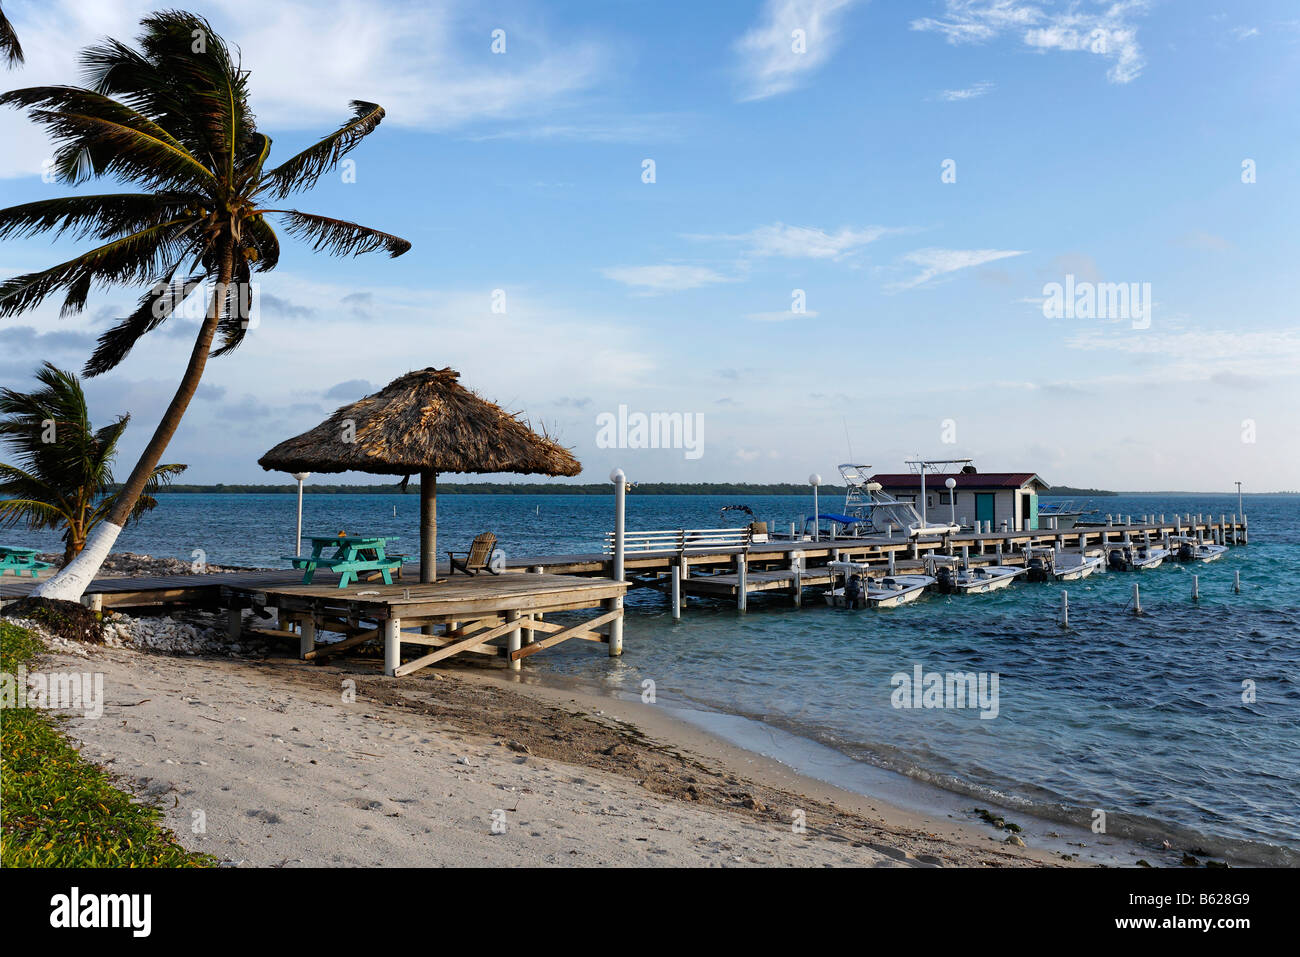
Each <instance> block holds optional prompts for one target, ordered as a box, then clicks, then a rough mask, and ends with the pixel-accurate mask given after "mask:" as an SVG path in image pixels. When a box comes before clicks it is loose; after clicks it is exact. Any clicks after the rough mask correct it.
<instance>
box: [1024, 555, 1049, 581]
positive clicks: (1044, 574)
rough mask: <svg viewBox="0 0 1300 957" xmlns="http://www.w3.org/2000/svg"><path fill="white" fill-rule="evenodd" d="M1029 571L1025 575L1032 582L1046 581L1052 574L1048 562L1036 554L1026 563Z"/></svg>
mask: <svg viewBox="0 0 1300 957" xmlns="http://www.w3.org/2000/svg"><path fill="white" fill-rule="evenodd" d="M1025 567H1026V568H1028V569H1029V573H1028V574H1027V575H1026V576H1025V577H1026V578H1027V579H1028V580H1029V581H1031V582H1045V581H1047V580H1048V579H1049V578H1051V577H1052V576H1051V575H1050V574H1049V573H1048V570H1047V562H1046V561H1045V560H1044V559H1042V558H1040V557H1039V556H1037V555H1035V556H1034V557H1033V558H1031V559H1029V561H1028V562H1027V563H1026V565H1025Z"/></svg>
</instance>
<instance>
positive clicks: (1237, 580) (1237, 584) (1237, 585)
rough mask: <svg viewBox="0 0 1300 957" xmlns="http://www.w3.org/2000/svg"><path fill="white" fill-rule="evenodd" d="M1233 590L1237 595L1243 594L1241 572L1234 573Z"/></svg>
mask: <svg viewBox="0 0 1300 957" xmlns="http://www.w3.org/2000/svg"><path fill="white" fill-rule="evenodd" d="M1232 590H1233V592H1234V593H1235V594H1238V595H1240V594H1241V571H1240V570H1238V571H1235V572H1233V573H1232Z"/></svg>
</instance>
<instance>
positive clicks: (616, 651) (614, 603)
mask: <svg viewBox="0 0 1300 957" xmlns="http://www.w3.org/2000/svg"><path fill="white" fill-rule="evenodd" d="M601 605H602V607H603V608H604V609H605V610H606V611H617V612H618V617H617V618H615V619H613V620H612V621H610V623H609V656H610V657H611V658H617V657H619V656H620V655H621V654H623V599H622V597H619V598H606V599H605V600H604V601H603V602H602V603H601Z"/></svg>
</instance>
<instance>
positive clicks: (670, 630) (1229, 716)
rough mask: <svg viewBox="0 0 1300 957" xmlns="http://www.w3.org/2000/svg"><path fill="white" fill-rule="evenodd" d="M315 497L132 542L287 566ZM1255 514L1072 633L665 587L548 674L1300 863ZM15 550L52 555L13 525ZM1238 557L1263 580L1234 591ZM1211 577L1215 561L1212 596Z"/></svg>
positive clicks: (282, 499)
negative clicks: (620, 627) (967, 699)
mask: <svg viewBox="0 0 1300 957" xmlns="http://www.w3.org/2000/svg"><path fill="white" fill-rule="evenodd" d="M739 503H741V500H740V499H736V498H731V497H728V498H718V497H710V496H689V497H688V496H639V495H637V494H635V492H633V494H631V495H629V497H628V527H629V528H631V529H652V528H680V527H717V526H718V525H719V524H720V518H719V508H720V507H721V506H722V505H724V504H739ZM743 504H747V505H749V506H751V507H752V508H753V509H754V511H755V512H756V514H757V517H759V518H762V519H767V520H773V519H775V520H777V521H779V522H780V523H781V524H782V526H784V524H785V523H787V522H789V521H791V520H794V519H795V518H797V517H798V516H800V515H801V514H805V513H808V512H811V502H810V501H808V500H807V499H806V498H802V497H801V498H795V497H778V496H772V497H759V498H750V499H747V500H743ZM1094 504H1095V505H1098V506H1099V507H1100V508H1101V510H1102V512H1103V513H1105V512H1116V513H1132V514H1135V515H1137V514H1143V513H1155V514H1159V513H1165V514H1167V515H1173V514H1174V513H1185V512H1193V513H1197V512H1203V513H1209V514H1213V515H1215V516H1217V515H1219V514H1220V513H1231V512H1234V511H1236V508H1237V503H1236V498H1235V496H1127V497H1122V498H1107V499H1098V500H1096V502H1095V503H1094ZM822 505H823V511H825V510H827V509H828V508H832V507H834V508H837V507H838V505H839V502H838V501H836V500H835V499H834V498H833V497H832V498H831V500H830V501H824V502H823V503H822ZM438 506H439V540H440V546H441V547H443V548H451V547H464V546H465V545H467V544H468V542H469V541H470V539H471V538H472V537H473V536H474V535H475V534H476V533H477V532H479V531H482V530H484V529H491V530H493V531H495V532H496V533H497V535H498V536H499V538H500V540H501V545H502V547H503V548H505V549H506V550H507V551H508V552H509V553H510V554H512V555H515V556H522V555H535V554H545V553H556V552H560V553H563V552H574V551H594V550H598V549H599V547H600V545H601V543H602V540H603V536H604V533H605V532H606V531H607V530H608V529H610V528H611V527H612V497H592V496H538V495H532V496H529V495H517V496H515V495H511V496H494V495H445V496H443V497H442V498H440V500H439V503H438ZM394 509H395V510H396V514H394ZM294 510H295V500H294V497H293V496H290V495H167V496H163V497H162V504H161V505H160V507H159V509H158V510H157V511H156V512H155V513H154V515H152V516H150V517H149V518H148V519H147V520H146V522H145V523H144V524H142V525H140V526H139V527H138V528H133V529H130V530H128V531H127V532H126V533H125V534H124V535H123V537H122V539H121V540H120V543H119V548H120V549H124V550H125V549H129V550H131V551H137V552H147V553H149V554H153V555H172V556H176V557H180V558H189V557H190V556H191V554H192V552H193V550H194V549H203V550H204V552H206V555H207V558H208V560H209V561H211V562H215V563H218V564H222V563H229V564H242V565H279V564H280V562H279V561H278V556H280V555H285V554H290V553H292V552H293V551H294V547H293V535H294V520H295V517H294ZM1246 511H1247V514H1248V515H1249V516H1250V522H1251V544H1250V545H1249V546H1246V547H1241V548H1234V549H1232V550H1231V551H1230V552H1229V554H1228V556H1227V557H1226V558H1225V559H1223V560H1222V561H1219V562H1216V563H1214V564H1212V565H1197V566H1195V567H1192V566H1184V565H1178V564H1170V563H1166V565H1165V566H1164V567H1162V568H1160V569H1157V570H1156V571H1153V572H1149V573H1146V574H1143V575H1141V576H1140V577H1139V578H1138V581H1139V582H1140V584H1141V586H1142V604H1143V609H1144V611H1145V612H1146V614H1145V615H1143V616H1142V617H1135V616H1134V615H1133V614H1132V613H1131V610H1130V608H1129V601H1130V597H1131V588H1132V582H1133V580H1134V578H1133V577H1132V576H1128V575H1121V574H1106V575H1094V576H1093V577H1092V578H1090V579H1088V580H1086V581H1084V582H1074V583H1070V584H1069V585H1067V586H1065V587H1067V588H1068V590H1069V592H1070V610H1071V626H1072V627H1071V628H1070V630H1068V631H1064V630H1062V629H1061V628H1060V627H1059V626H1058V625H1057V614H1058V609H1059V605H1060V591H1061V588H1062V586H1061V585H1057V584H1052V585H1033V584H1017V585H1014V586H1012V588H1010V589H1008V590H1005V591H1002V592H998V593H995V594H993V595H989V596H968V597H951V598H949V597H943V596H938V595H933V596H927V597H926V598H923V599H922V600H921V601H919V602H917V603H915V604H912V605H909V606H906V607H904V608H900V609H895V610H890V611H860V612H849V611H843V610H836V609H830V608H826V607H824V606H822V605H821V604H820V603H819V602H818V601H813V600H806V602H805V607H804V609H803V610H801V611H795V610H793V609H791V608H790V607H789V604H788V600H786V599H781V598H771V599H764V598H762V597H757V598H752V599H751V608H750V611H749V612H748V613H747V614H745V615H740V614H738V613H737V612H736V611H735V609H734V607H732V606H731V605H730V604H723V603H712V602H700V601H696V600H692V602H691V604H690V606H689V608H688V610H687V611H686V613H685V615H684V617H683V618H682V620H681V621H679V622H673V621H672V620H671V618H670V617H669V615H668V614H667V609H666V607H665V603H664V599H663V598H662V597H661V596H659V595H657V594H655V593H653V592H650V591H648V590H645V591H638V592H634V593H633V595H632V597H630V599H629V608H630V617H629V619H628V623H627V626H626V652H625V654H624V656H623V658H622V659H619V660H611V659H609V658H607V657H605V656H604V655H602V654H600V653H598V652H597V651H594V650H593V649H592V648H591V646H590V645H589V644H588V643H586V642H570V643H568V644H565V645H561V646H559V647H557V648H555V649H552V650H550V651H548V652H547V653H546V654H543V655H538V656H535V657H534V658H532V659H530V660H529V662H528V667H529V668H531V669H536V670H541V671H545V672H547V673H551V674H556V675H562V676H566V677H568V678H571V679H578V680H581V681H583V682H585V683H587V684H591V685H598V686H601V687H603V688H605V689H607V690H622V691H624V692H638V691H639V690H640V688H641V683H642V682H643V681H644V680H645V679H647V678H648V679H651V680H653V681H654V682H655V687H656V692H657V694H658V696H659V698H660V699H661V700H664V701H669V702H671V701H676V702H680V703H682V704H683V705H685V706H688V707H693V708H699V709H705V710H715V711H721V712H727V713H731V714H737V715H742V716H745V717H748V718H751V719H754V720H758V721H761V722H764V723H766V724H769V725H772V726H776V727H779V728H781V729H783V730H785V731H788V732H791V733H793V734H796V735H798V736H800V737H803V738H810V739H814V740H816V741H819V742H821V743H822V744H824V745H828V746H830V747H832V748H834V749H836V750H838V751H840V752H841V753H843V754H846V755H849V756H850V757H852V758H854V759H855V760H858V761H864V762H869V763H871V764H874V765H877V766H879V767H884V768H888V769H892V770H895V771H898V772H900V773H902V774H905V775H908V776H910V777H912V778H915V779H918V780H923V781H928V782H930V783H932V784H936V785H938V786H940V787H943V788H946V789H948V790H951V791H956V792H958V793H963V794H967V795H970V796H971V803H972V804H977V803H979V801H980V800H981V799H987V800H990V801H994V802H999V803H1004V804H1010V805H1011V806H1013V807H1016V806H1019V807H1023V808H1024V809H1025V811H1026V812H1028V813H1034V814H1037V815H1040V816H1044V817H1047V818H1049V819H1058V820H1063V821H1074V822H1076V823H1080V824H1083V825H1085V826H1086V825H1087V824H1088V823H1089V821H1090V820H1091V815H1092V811H1093V809H1102V810H1105V811H1106V812H1107V823H1108V831H1109V832H1110V833H1112V834H1115V835H1119V836H1133V837H1137V838H1143V839H1152V838H1157V839H1158V838H1161V837H1165V838H1168V839H1169V840H1171V841H1172V842H1174V843H1175V844H1177V845H1179V846H1182V847H1200V848H1202V849H1204V850H1207V851H1209V852H1211V853H1215V854H1230V855H1235V856H1238V857H1242V858H1246V859H1251V860H1257V861H1260V862H1273V863H1286V864H1292V865H1294V864H1300V496H1258V497H1252V496H1247V498H1246ZM418 513H419V502H418V498H417V496H415V495H406V496H392V495H373V496H372V495H362V496H358V495H309V496H307V497H306V499H305V519H304V533H305V534H312V533H322V532H329V533H333V532H337V531H338V530H339V529H346V530H348V531H349V532H352V533H354V534H358V533H363V532H364V533H373V534H393V535H398V536H402V537H403V538H404V545H405V548H406V550H408V551H409V550H413V549H414V547H415V543H416V539H415V534H416V533H415V529H416V521H417V518H418ZM731 514H732V515H735V514H736V513H731ZM726 524H739V519H732V520H731V521H730V522H728V523H726ZM3 541H5V542H6V543H9V544H30V545H40V546H44V547H49V548H53V546H54V541H53V539H51V538H46V537H40V536H33V535H31V534H29V533H23V532H18V531H14V530H10V531H9V532H6V533H5V534H4V536H3ZM1235 571H1240V573H1241V578H1242V583H1243V590H1242V593H1241V594H1234V593H1233V590H1232V581H1233V573H1234V572H1235ZM1192 574H1199V575H1200V576H1201V578H1200V583H1201V600H1200V601H1199V602H1196V603H1194V602H1193V601H1192V600H1191V587H1192V586H1191V576H1192ZM808 598H809V599H811V598H812V595H811V593H810V594H809V596H808ZM916 665H921V666H922V668H923V669H924V670H925V671H941V672H953V671H959V672H977V673H978V672H988V673H992V672H996V673H997V674H998V675H999V714H998V717H997V718H996V719H994V720H981V719H980V718H979V713H978V711H976V710H951V709H949V710H940V709H919V710H916V709H913V710H904V709H897V708H894V707H893V706H892V705H891V692H892V690H893V687H892V685H891V677H892V676H893V675H894V674H895V673H898V672H905V673H911V672H912V670H913V668H914V666H916ZM1244 682H1251V683H1253V686H1254V688H1255V694H1256V700H1254V701H1253V702H1250V703H1247V702H1243V700H1242V696H1243V683H1244Z"/></svg>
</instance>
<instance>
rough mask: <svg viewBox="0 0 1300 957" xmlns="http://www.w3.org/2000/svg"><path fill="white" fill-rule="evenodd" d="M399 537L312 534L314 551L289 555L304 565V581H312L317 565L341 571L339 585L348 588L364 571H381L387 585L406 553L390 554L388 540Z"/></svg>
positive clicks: (290, 558)
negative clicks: (328, 551)
mask: <svg viewBox="0 0 1300 957" xmlns="http://www.w3.org/2000/svg"><path fill="white" fill-rule="evenodd" d="M395 541H397V539H396V538H395V537H387V536H386V537H379V536H373V535H324V536H315V535H313V536H312V538H311V555H309V556H301V555H286V556H285V558H286V559H287V560H288V561H290V562H292V563H293V567H294V568H301V569H303V572H304V573H303V576H302V583H303V584H304V585H310V584H311V582H312V578H314V577H315V575H316V569H317V568H326V569H328V570H330V571H334V572H339V587H340V588H346V587H347V586H348V585H349V584H351V583H352V582H353V581H355V580H356V579H357V577H358V573H360V572H378V573H379V574H380V575H381V576H382V577H383V579H384V584H385V585H391V584H392V583H393V572H394V571H400V570H401V567H402V561H403V557H402V556H401V555H389V554H388V543H389V542H395ZM330 548H333V549H334V554H333V555H330V556H323V555H322V553H323V552H324V551H326V550H327V549H330Z"/></svg>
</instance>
